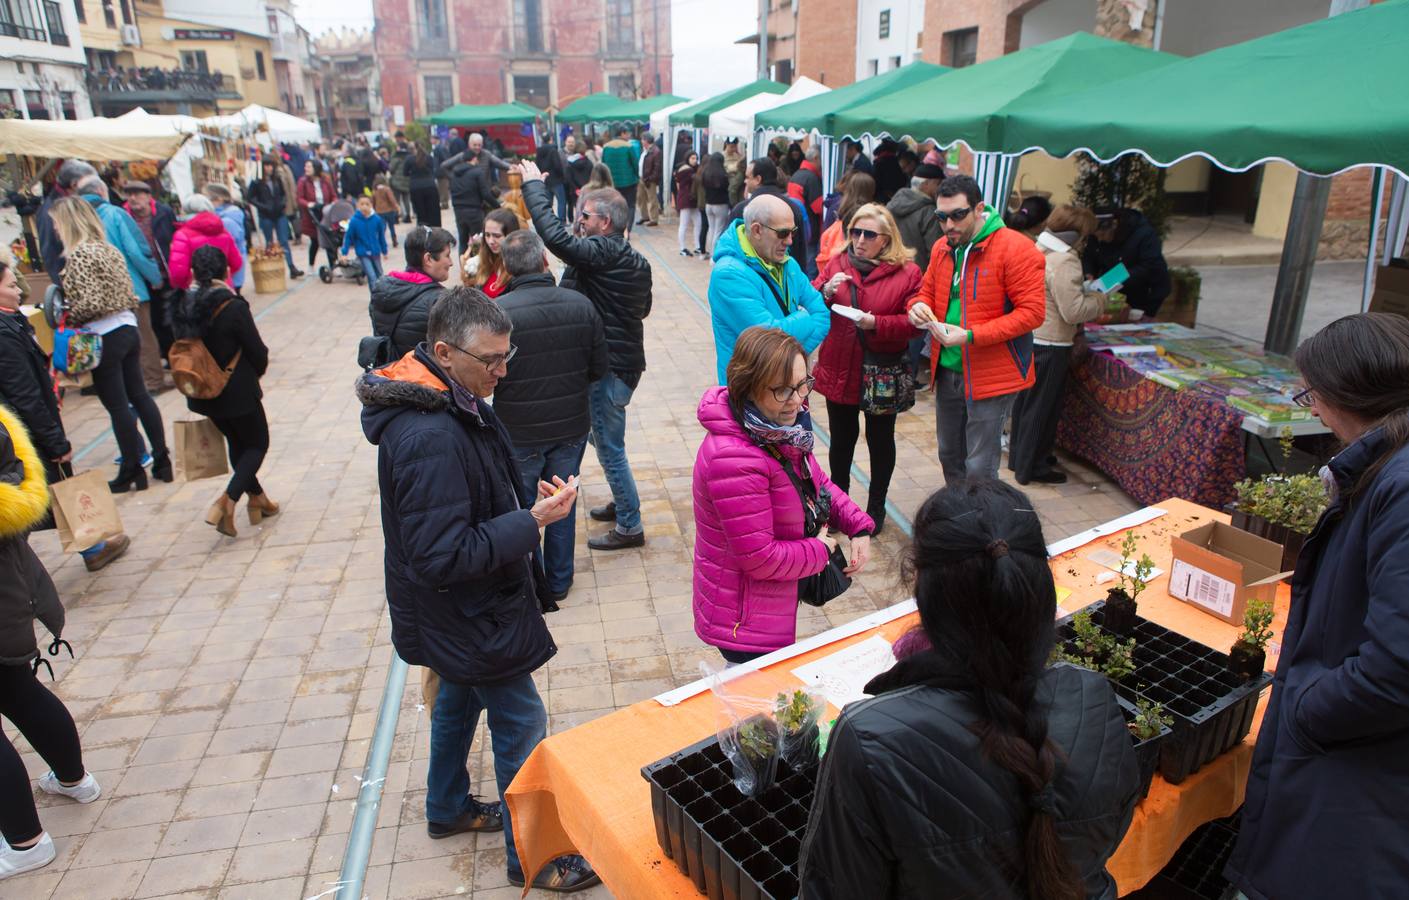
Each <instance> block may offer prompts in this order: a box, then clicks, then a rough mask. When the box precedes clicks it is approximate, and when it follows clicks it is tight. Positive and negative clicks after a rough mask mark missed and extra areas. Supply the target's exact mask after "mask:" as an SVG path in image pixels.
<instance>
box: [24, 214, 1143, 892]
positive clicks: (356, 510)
mask: <svg viewBox="0 0 1409 900" xmlns="http://www.w3.org/2000/svg"><path fill="white" fill-rule="evenodd" d="M641 230H642V231H643V232H645V233H644V234H641V235H639V236H638V237H637V238H636V243H637V245H638V246H639V247H640V248H641V249H642V252H643V253H645V255H646V256H647V258H648V259H649V260H650V261H651V264H652V266H653V268H654V273H655V306H654V311H653V312H652V314H651V317H650V319H648V320H647V323H646V349H647V354H648V358H649V369H648V371H647V372H646V374H645V376H644V378H643V379H642V381H641V386H640V389H639V390H638V391H637V393H636V396H635V399H634V400H633V402H632V404H631V407H630V416H629V431H628V437H627V448H628V453H629V455H630V457H631V461H632V466H633V469H634V470H635V473H636V479H637V484H638V485H639V487H640V492H641V498H642V501H643V513H644V520H645V525H646V535H647V538H648V540H647V544H646V546H645V548H643V549H640V550H627V551H619V552H616V553H592V552H590V551H588V550H587V548H586V537H587V534H588V531H589V527H588V523H587V521H586V516H585V510H584V508H583V507H584V506H585V505H598V504H601V503H605V502H606V501H607V500H608V499H610V495H609V492H608V490H607V487H606V481H605V479H604V477H603V476H602V473H601V469H600V468H599V467H598V466H597V464H596V460H595V457H594V456H593V454H592V453H590V452H589V453H588V454H587V459H586V461H585V464H584V471H583V476H582V481H583V484H584V489H583V499H584V503H583V504H579V516H578V557H577V575H576V582H575V586H574V588H573V591H572V593H571V594H570V595H569V596H568V598H567V600H566V601H564V602H563V603H562V610H561V611H560V612H557V613H554V614H552V615H551V616H550V617H549V619H548V622H549V626H550V627H551V629H552V632H553V635H554V637H555V639H556V641H557V643H558V644H559V646H560V648H561V649H560V650H559V652H558V655H557V656H556V657H555V658H554V659H553V660H552V661H551V662H550V663H549V664H548V665H547V666H546V667H544V668H543V669H542V670H540V671H539V672H538V673H537V676H536V680H537V682H538V685H539V688H540V690H541V691H542V694H543V697H544V701H545V703H546V704H547V706H548V711H549V714H550V721H549V727H550V729H551V730H552V731H560V730H563V729H567V728H571V727H573V726H574V725H576V724H578V723H580V722H584V721H587V720H589V719H593V718H595V717H597V716H600V715H603V714H605V713H608V712H610V711H612V710H613V709H616V708H619V707H622V706H625V705H629V704H632V703H636V702H638V701H641V700H645V699H647V698H649V697H651V696H653V695H654V694H656V693H659V692H660V691H663V690H665V689H668V688H671V687H673V686H675V685H677V684H681V683H684V682H686V681H691V680H694V679H695V678H697V677H698V676H699V665H700V663H701V662H709V663H717V662H718V654H717V653H716V652H715V651H713V650H712V649H710V648H707V647H705V646H704V645H703V644H702V643H701V642H700V641H699V639H698V638H696V637H695V635H694V632H693V624H692V618H691V612H690V572H691V541H692V537H693V524H692V518H691V511H690V504H691V486H690V480H691V479H690V476H691V469H692V465H693V461H694V455H695V450H696V448H697V447H698V445H699V443H700V440H701V437H702V431H701V429H700V427H699V425H698V422H697V421H696V418H695V409H696V404H697V402H698V399H699V396H700V394H701V393H702V391H703V390H704V389H705V388H707V387H709V386H710V385H711V384H712V382H713V374H714V348H713V340H712V337H711V334H710V327H709V316H708V312H707V308H706V306H705V299H704V298H705V290H706V283H707V280H708V277H709V270H710V264H709V263H708V262H706V261H701V260H697V259H684V258H681V257H680V256H678V255H677V254H676V250H675V242H674V236H675V229H674V228H673V227H662V228H659V229H641ZM389 262H391V263H392V265H390V266H389V268H400V264H401V262H402V259H401V256H400V251H399V250H393V255H392V259H391V260H390V261H389ZM452 277H454V276H452ZM252 296H253V295H252ZM253 303H254V309H255V313H256V315H257V317H258V321H259V326H260V329H261V331H262V333H263V335H264V339H265V341H266V343H268V344H269V347H270V367H269V373H268V375H267V376H266V377H265V379H264V382H263V385H264V392H265V405H266V407H267V409H268V413H269V418H270V428H271V432H272V435H273V446H272V449H271V451H270V455H269V458H268V459H267V461H266V462H265V466H264V469H263V470H262V472H261V481H262V482H263V483H264V485H265V487H266V489H267V490H268V492H269V494H270V496H271V497H273V498H274V499H276V500H278V501H279V502H280V503H281V504H282V506H283V512H282V513H281V514H280V515H279V516H278V517H277V518H274V519H271V520H266V521H265V522H264V523H263V524H262V525H260V526H258V527H251V526H249V525H248V520H247V519H246V518H244V508H243V504H241V508H240V518H239V520H238V521H239V522H240V523H241V524H240V534H239V537H237V538H234V539H230V538H225V537H221V536H220V535H218V534H216V533H215V531H214V529H212V528H211V527H210V526H208V525H206V524H205V523H204V522H203V521H202V518H203V516H204V513H205V510H206V508H207V507H208V506H209V504H210V502H211V501H212V500H213V499H214V497H215V496H216V494H217V493H218V492H219V491H220V489H221V486H222V484H223V482H222V481H221V480H220V479H209V480H205V481H200V482H192V483H184V484H183V483H180V482H179V481H178V482H177V483H175V484H171V485H167V484H162V483H160V482H153V484H152V487H151V488H150V489H149V490H147V491H145V492H141V493H133V494H125V495H122V496H119V497H118V498H117V503H118V507H119V509H120V510H121V513H122V517H123V521H124V523H125V525H126V527H127V531H128V533H129V534H130V535H131V537H132V548H131V550H130V551H129V552H128V554H127V555H126V557H124V558H123V559H121V560H120V561H118V562H116V563H114V564H112V565H110V566H108V567H107V568H106V569H104V570H103V571H101V572H99V573H97V574H89V573H88V572H87V571H86V570H85V569H84V567H83V564H82V561H81V560H80V559H79V557H78V556H77V555H74V554H63V553H62V552H60V550H59V545H58V541H57V539H56V538H55V536H54V534H53V533H52V532H50V533H45V534H41V535H36V536H34V537H33V538H32V539H31V543H32V545H33V546H34V547H35V549H36V551H38V553H39V554H40V556H41V557H42V558H43V560H44V562H45V564H46V565H47V566H48V567H49V570H50V572H52V573H53V576H54V580H55V582H56V584H57V585H58V588H59V591H60V595H61V596H62V597H63V599H64V602H65V604H66V606H67V609H68V626H67V628H66V630H65V633H64V637H65V638H67V639H68V640H69V641H70V642H71V643H72V644H73V647H74V650H75V653H76V654H77V659H76V660H73V661H70V660H68V659H67V658H65V659H64V660H62V661H55V662H54V669H55V673H56V677H57V685H56V686H55V690H56V692H57V693H58V694H59V695H60V696H61V697H62V698H63V699H64V701H65V702H66V703H67V705H68V707H69V709H70V710H71V711H72V713H73V716H74V718H75V720H76V721H77V722H78V727H79V732H80V734H81V735H82V740H83V748H84V760H85V763H86V765H87V767H88V769H89V770H90V771H92V772H93V773H95V775H96V776H97V778H98V780H99V782H100V783H101V784H102V786H103V796H102V798H101V799H99V800H98V801H96V802H94V803H92V804H90V805H87V806H80V805H78V804H75V803H72V802H71V801H69V800H67V799H63V798H54V797H50V796H49V795H45V794H39V795H38V796H37V802H38V804H39V806H40V807H41V809H40V814H41V819H42V821H43V823H44V826H45V828H46V829H47V830H48V831H49V833H50V834H51V835H52V836H53V837H54V840H55V844H56V846H57V849H58V858H57V860H55V862H54V863H53V864H52V865H50V866H49V867H47V868H45V869H42V870H40V871H38V872H34V873H31V874H28V875H24V876H20V877H17V878H14V879H12V880H9V881H6V882H4V883H3V885H0V897H4V898H11V897H13V898H25V900H42V898H46V897H50V896H53V897H56V898H65V900H102V898H128V897H138V898H148V897H183V898H221V900H225V898H251V900H256V898H257V900H264V898H300V897H315V896H332V892H334V891H335V887H334V885H333V882H335V881H336V879H337V872H338V869H339V867H340V865H341V861H342V856H343V850H344V847H345V845H346V841H347V833H348V830H349V828H350V827H351V822H352V811H353V805H354V798H355V797H356V796H357V792H358V789H359V781H360V776H361V772H362V767H363V763H364V760H365V757H366V754H367V751H368V746H369V744H370V739H371V736H372V732H373V726H374V722H375V718H376V710H377V707H378V704H379V702H380V699H381V695H382V689H383V685H384V683H385V681H386V676H387V671H388V665H389V661H390V659H391V654H392V649H391V644H390V629H389V623H388V620H387V617H386V613H385V598H384V592H383V583H382V537H381V523H380V512H379V507H378V498H377V486H376V450H375V448H374V447H372V446H370V445H369V444H367V442H366V440H365V439H364V438H363V436H362V431H361V428H360V426H359V411H360V406H359V404H358V403H357V401H356V399H355V398H354V397H353V394H352V382H353V379H354V378H355V377H356V375H357V373H358V369H357V366H356V364H355V362H354V358H355V355H356V347H357V341H358V339H359V338H360V337H362V336H363V335H364V334H366V333H368V331H369V323H368V318H367V291H366V289H365V288H363V287H358V286H357V285H355V284H352V283H342V284H335V285H331V286H328V285H323V284H321V283H319V282H318V281H317V279H316V278H308V279H305V280H304V281H302V282H299V283H297V284H295V285H292V286H291V290H289V291H288V292H287V293H286V294H283V295H278V296H274V295H257V296H253ZM159 403H160V406H161V408H162V410H163V413H164V415H165V418H166V421H167V423H168V440H170V424H169V423H170V422H172V421H174V420H176V419H181V418H192V416H191V415H190V414H189V413H187V412H186V409H185V404H184V402H183V400H182V398H181V397H180V396H179V395H177V394H176V393H175V392H168V393H166V394H164V395H162V396H161V397H160V398H159ZM817 405H818V406H819V407H820V406H821V404H820V403H818V404H817ZM64 418H65V421H66V423H67V425H68V429H69V434H70V438H71V439H72V441H73V443H74V446H75V448H78V452H79V453H80V455H81V459H79V460H78V462H79V463H80V468H81V469H87V468H101V469H103V470H105V471H109V470H110V469H111V463H112V459H113V456H114V454H115V452H116V445H115V444H114V442H113V440H112V438H111V434H110V432H109V431H108V430H107V429H108V425H107V416H106V414H105V413H104V411H103V410H102V408H101V407H100V406H99V404H98V402H97V399H96V398H90V397H81V398H80V397H77V396H74V395H71V396H70V398H69V402H68V404H67V407H66V409H65V413H64ZM816 420H817V423H818V425H819V426H820V427H821V428H823V429H825V426H826V416H825V412H824V411H823V410H821V409H818V410H817V416H816ZM897 437H898V440H899V442H900V448H899V464H898V471H897V473H896V476H895V480H894V484H893V486H892V489H891V494H890V496H891V499H892V500H893V501H894V503H895V504H896V506H897V507H899V508H900V509H901V510H902V511H904V512H906V513H909V512H911V511H913V510H914V509H915V507H916V506H917V505H918V503H919V502H920V501H921V500H922V499H923V498H924V496H925V495H926V494H927V493H928V492H929V491H931V490H933V489H935V488H936V487H938V486H939V485H940V484H941V476H940V469H939V465H938V461H937V459H936V456H935V435H934V412H933V404H932V401H931V399H930V395H928V394H922V395H921V401H920V403H919V404H918V405H917V407H916V408H915V409H914V410H912V411H911V412H909V413H906V414H904V416H903V417H902V421H901V422H900V424H899V427H898V429H897ZM818 455H819V457H820V458H822V459H823V460H824V462H825V450H824V449H823V448H821V447H819V449H818ZM857 465H858V466H859V468H860V469H861V471H862V472H863V473H864V472H865V471H866V469H867V458H866V453H865V447H864V441H863V442H862V446H861V447H859V448H858V451H857ZM1066 466H1067V469H1068V471H1069V472H1071V473H1072V475H1073V478H1072V480H1071V482H1070V483H1068V484H1066V485H1062V486H1059V487H1054V488H1053V487H1041V486H1036V485H1034V486H1033V487H1032V488H1031V489H1030V491H1029V493H1030V494H1031V496H1032V498H1033V500H1034V502H1035V504H1036V506H1037V509H1038V511H1039V513H1040V514H1041V517H1042V521H1043V524H1044V527H1045V528H1046V532H1047V537H1048V540H1054V539H1056V538H1059V537H1062V536H1064V535H1067V534H1071V533H1074V532H1076V531H1080V530H1083V529H1085V528H1088V527H1090V526H1091V525H1094V524H1096V523H1098V522H1102V521H1105V520H1108V519H1111V518H1114V517H1115V516H1118V515H1121V514H1123V513H1125V512H1128V511H1129V510H1131V509H1133V508H1134V504H1133V503H1132V502H1131V501H1130V499H1129V498H1128V497H1126V496H1125V495H1124V494H1123V493H1121V491H1120V490H1119V489H1118V488H1116V487H1114V486H1113V485H1112V484H1111V483H1110V482H1108V481H1106V480H1105V479H1103V478H1102V477H1101V476H1100V475H1099V474H1097V473H1095V472H1092V471H1091V470H1089V469H1087V468H1085V467H1082V466H1080V465H1078V464H1074V463H1071V462H1066ZM1005 474H1006V473H1005ZM852 481H853V485H852V491H853V495H854V496H855V497H856V498H857V499H858V501H859V502H861V503H862V504H863V505H864V503H865V488H864V486H863V485H862V484H861V483H860V480H859V479H856V478H853V479H852ZM591 527H592V529H600V528H603V527H605V526H603V525H600V524H597V523H592V524H591ZM901 532H902V528H900V527H894V526H892V527H888V528H887V530H886V532H885V534H884V535H882V537H881V538H879V539H878V541H877V542H876V548H875V549H876V552H875V555H874V559H873V561H872V564H871V566H870V567H869V568H868V569H867V571H866V572H865V573H864V574H863V575H862V576H861V577H860V578H859V579H858V580H857V583H856V584H855V586H853V588H852V589H851V590H850V591H849V592H848V593H847V594H845V595H843V596H842V597H841V598H839V599H838V600H836V601H834V602H833V603H831V604H830V605H829V606H827V607H826V608H825V609H822V610H819V609H813V608H811V607H803V609H802V610H801V611H800V615H799V623H798V630H799V635H800V636H806V635H809V634H813V633H816V632H818V631H821V630H824V629H826V628H828V627H831V626H833V625H837V624H841V623H843V622H846V621H848V620H850V619H853V618H855V617H857V616H859V615H862V614H864V613H868V612H871V611H872V610H874V609H877V608H879V607H882V606H886V605H889V604H891V603H894V602H896V601H897V600H900V599H903V597H904V596H905V592H904V590H903V588H902V586H901V585H900V582H899V578H898V560H899V557H900V554H901V552H902V551H903V548H904V535H903V534H902V533H901ZM420 674H421V672H420V670H418V669H412V670H411V675H410V678H409V679H408V683H407V688H406V692H405V695H404V698H403V703H402V708H401V715H400V719H399V724H398V728H397V737H396V741H395V746H394V750H393V754H392V762H391V766H390V769H389V771H388V773H387V778H386V782H385V784H383V785H382V786H381V787H382V790H383V794H382V806H381V816H380V819H379V821H378V824H377V830H376V834H375V840H374V843H373V847H372V854H371V866H370V869H369V870H368V874H367V884H366V890H365V894H366V895H367V896H369V897H372V898H374V900H375V898H383V897H395V898H420V897H443V896H444V897H456V896H466V895H470V896H474V897H477V898H484V900H489V898H505V900H507V898H510V897H517V896H518V894H519V890H518V889H517V888H511V887H509V886H508V885H507V882H506V880H505V872H504V850H503V839H502V836H500V835H493V836H479V837H476V836H473V835H462V836H458V837H455V838H451V839H447V840H440V841H431V840H429V839H428V838H427V837H426V830H425V821H424V803H423V798H424V793H425V790H424V787H425V774H426V756H427V746H428V735H427V730H428V722H427V718H426V716H425V713H424V710H423V709H422V708H421V707H420V706H419V704H420ZM7 727H8V726H7ZM483 735H484V730H483V729H481V731H480V734H479V737H478V739H477V743H476V747H477V749H476V751H475V752H474V754H473V755H472V760H471V763H472V767H473V768H472V773H473V774H474V776H475V779H476V781H477V783H478V790H479V793H480V794H481V795H482V796H488V797H491V798H492V797H494V795H495V787H494V781H493V771H492V765H491V762H490V755H489V752H488V749H487V747H488V742H487V741H485V740H484V739H483ZM12 738H13V739H14V741H15V744H16V746H17V747H18V748H19V749H20V750H21V752H22V754H23V755H24V758H25V761H26V764H27V765H28V767H29V770H30V773H31V775H32V776H34V777H36V778H37V777H38V776H39V775H40V774H41V773H42V772H44V771H45V770H46V768H47V767H45V765H44V764H43V763H42V761H41V760H40V759H39V758H38V757H37V756H36V755H35V754H34V753H33V752H32V751H30V749H29V747H28V745H27V744H25V743H24V742H23V740H22V739H21V738H19V737H18V735H12ZM581 896H592V897H607V896H610V894H609V893H608V892H607V891H606V889H605V888H597V889H596V890H594V891H591V892H587V893H586V894H583V895H581Z"/></svg>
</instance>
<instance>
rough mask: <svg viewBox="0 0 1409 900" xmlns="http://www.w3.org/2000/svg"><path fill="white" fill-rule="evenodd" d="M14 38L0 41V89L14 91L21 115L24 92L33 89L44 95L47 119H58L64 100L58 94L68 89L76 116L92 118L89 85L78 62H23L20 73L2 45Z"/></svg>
mask: <svg viewBox="0 0 1409 900" xmlns="http://www.w3.org/2000/svg"><path fill="white" fill-rule="evenodd" d="M13 40H14V39H12V38H6V39H4V40H0V91H5V90H8V91H10V92H11V93H12V94H13V96H14V103H15V106H16V108H18V109H19V111H20V117H21V118H24V119H27V118H29V111H28V109H29V108H28V105H27V104H26V103H25V99H24V92H25V91H36V90H37V91H40V92H42V93H43V95H44V106H45V107H46V108H47V109H48V110H49V118H50V119H53V120H55V121H58V120H59V119H62V118H63V117H64V115H63V101H62V99H61V98H60V96H59V94H60V93H61V92H65V91H71V92H72V93H73V95H74V96H73V108H74V115H75V116H76V117H77V118H80V119H91V118H92V117H93V107H92V105H91V104H90V103H89V101H88V86H87V84H86V83H85V81H84V69H83V67H82V66H81V65H69V64H67V63H63V64H60V63H35V62H26V63H24V71H23V72H20V71H19V69H18V68H17V67H16V65H15V62H14V61H13V56H12V55H11V54H10V53H9V51H8V49H7V48H6V47H5V44H6V43H9V42H11V41H13ZM24 43H26V44H32V43H35V42H34V41H25V42H24ZM75 43H77V41H75ZM54 49H56V50H62V49H63V48H62V47H56V48H54ZM81 52H82V51H80V53H81ZM31 58H32V57H31ZM36 68H37V69H38V71H37V72H36V71H35V70H36Z"/></svg>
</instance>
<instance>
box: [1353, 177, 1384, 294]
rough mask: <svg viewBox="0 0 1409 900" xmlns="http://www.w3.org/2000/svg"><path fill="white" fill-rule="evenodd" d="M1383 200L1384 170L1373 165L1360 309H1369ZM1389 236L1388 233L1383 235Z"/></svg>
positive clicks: (1373, 284)
mask: <svg viewBox="0 0 1409 900" xmlns="http://www.w3.org/2000/svg"><path fill="white" fill-rule="evenodd" d="M1384 202H1385V170H1384V168H1383V167H1381V166H1376V167H1375V177H1374V180H1373V183H1372V184H1371V187H1370V249H1369V251H1368V252H1367V253H1366V254H1365V277H1364V278H1363V279H1362V284H1361V287H1360V311H1361V312H1369V311H1370V293H1371V291H1372V290H1373V288H1374V286H1375V251H1376V249H1377V247H1378V244H1379V238H1380V210H1381V209H1383V208H1384ZM1385 237H1389V235H1385Z"/></svg>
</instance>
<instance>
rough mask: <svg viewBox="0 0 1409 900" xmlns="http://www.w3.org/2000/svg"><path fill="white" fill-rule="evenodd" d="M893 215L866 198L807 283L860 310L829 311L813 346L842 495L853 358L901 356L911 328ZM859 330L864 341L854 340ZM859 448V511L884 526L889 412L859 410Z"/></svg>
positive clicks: (906, 266) (857, 375) (849, 448)
mask: <svg viewBox="0 0 1409 900" xmlns="http://www.w3.org/2000/svg"><path fill="white" fill-rule="evenodd" d="M899 233H900V232H899V230H898V229H897V227H896V224H895V218H894V217H893V216H892V215H891V214H890V210H888V209H886V208H885V207H884V206H881V205H880V204H878V203H868V204H866V205H865V206H862V207H861V208H860V209H858V210H857V211H856V212H855V213H854V214H853V215H852V217H851V224H850V226H849V230H848V231H847V242H846V245H845V246H844V247H843V248H842V249H841V251H840V252H839V253H837V254H836V255H835V256H833V257H832V258H831V259H829V260H827V265H826V266H824V267H823V269H822V272H821V274H819V275H818V276H817V280H816V281H814V282H813V284H814V285H815V286H816V287H817V288H818V289H819V290H820V291H821V292H822V296H823V297H825V298H826V300H827V304H828V305H829V306H831V307H833V308H834V309H835V307H838V306H855V307H857V308H859V309H861V310H862V311H863V312H865V313H866V315H865V316H863V317H862V318H861V319H860V320H859V321H857V322H853V321H852V320H851V319H848V318H846V317H845V316H843V315H841V314H839V313H837V312H835V311H833V313H832V327H831V329H830V330H829V331H828V332H827V339H826V340H824V341H823V342H822V346H821V347H820V348H819V349H818V351H817V370H816V372H814V375H815V376H816V378H817V393H819V394H821V395H822V396H823V397H826V398H827V424H828V426H830V428H831V432H832V446H831V449H830V450H829V451H828V454H827V462H828V463H829V465H830V466H831V469H832V480H833V481H834V482H836V485H837V487H838V488H840V489H841V492H842V493H846V492H847V491H848V490H849V489H850V488H851V458H852V455H853V454H854V453H855V451H856V441H857V439H858V438H859V437H860V436H861V416H862V414H863V413H862V409H861V406H860V404H861V362H862V359H863V357H864V355H865V352H866V350H870V351H871V353H872V354H873V355H874V354H893V355H894V356H895V358H896V360H897V362H899V361H901V360H902V359H903V358H904V354H905V351H906V348H907V347H908V345H909V343H910V339H911V338H913V337H914V336H915V335H916V333H917V332H916V331H915V327H914V326H913V325H911V324H910V319H909V317H908V316H907V315H906V312H905V301H907V300H909V299H910V298H911V297H913V296H915V293H916V292H917V291H919V289H920V268H919V266H917V265H915V263H914V261H913V260H914V257H915V251H914V250H911V249H909V248H907V247H906V246H905V244H903V243H902V242H901V241H900V238H899V236H898V235H899ZM863 333H864V340H865V341H866V344H865V346H864V347H863V346H862V344H861V341H862V339H863V338H862V335H863ZM912 402H913V398H912ZM864 415H865V417H866V449H867V450H868V451H869V452H870V454H871V489H870V493H869V494H868V496H867V498H866V514H867V515H869V516H870V517H871V520H872V521H873V522H875V523H876V529H875V532H873V533H875V534H879V533H880V531H881V528H882V527H883V526H884V525H885V518H886V492H887V491H888V490H889V489H890V476H891V475H892V474H894V472H895V418H896V417H895V414H894V413H873V412H870V411H867V412H865V413H864Z"/></svg>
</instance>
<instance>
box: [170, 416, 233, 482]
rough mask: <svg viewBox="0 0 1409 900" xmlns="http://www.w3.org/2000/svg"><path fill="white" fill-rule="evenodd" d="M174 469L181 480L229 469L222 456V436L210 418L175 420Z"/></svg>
mask: <svg viewBox="0 0 1409 900" xmlns="http://www.w3.org/2000/svg"><path fill="white" fill-rule="evenodd" d="M176 470H177V471H178V472H180V473H181V480H182V481H195V480H196V479H198V478H210V477H212V476H215V475H224V474H225V473H226V472H228V471H230V467H229V465H228V464H227V463H226V460H225V436H224V435H222V434H221V433H220V429H219V428H216V427H215V423H214V422H212V421H211V420H210V419H195V420H189V419H187V420H180V421H177V422H176Z"/></svg>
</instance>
